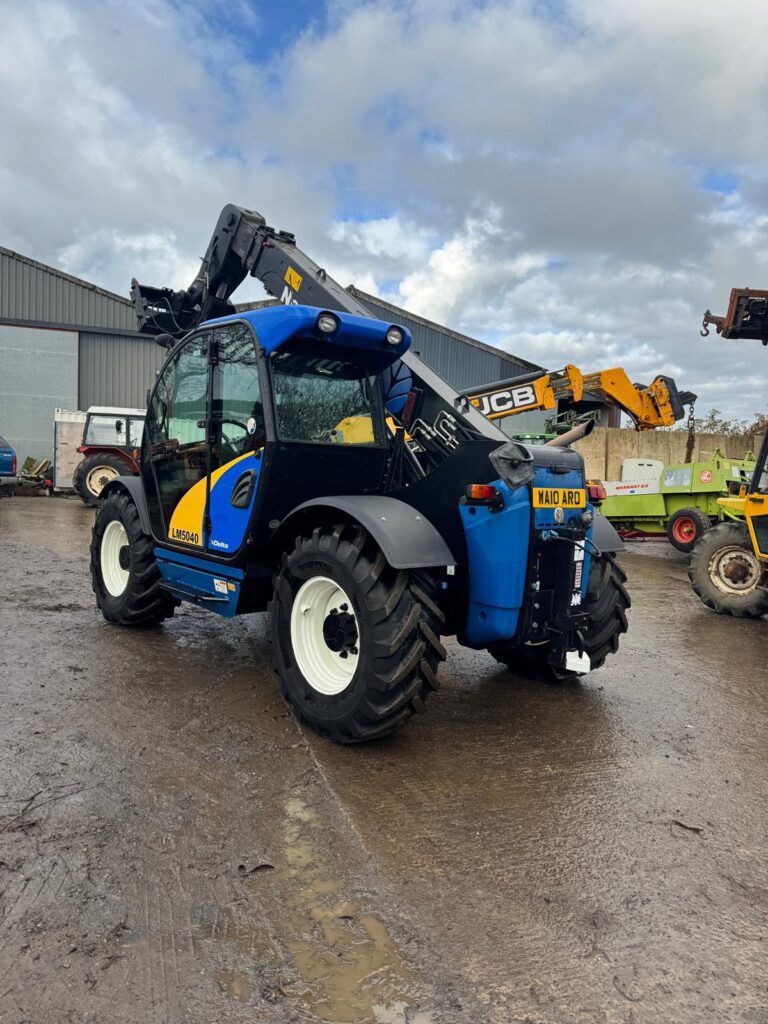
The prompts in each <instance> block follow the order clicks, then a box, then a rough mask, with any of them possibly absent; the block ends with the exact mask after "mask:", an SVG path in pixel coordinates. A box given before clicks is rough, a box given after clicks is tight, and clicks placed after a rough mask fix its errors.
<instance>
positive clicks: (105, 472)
mask: <svg viewBox="0 0 768 1024" xmlns="http://www.w3.org/2000/svg"><path fill="white" fill-rule="evenodd" d="M119 475H120V474H119V473H118V472H117V470H116V469H115V468H114V466H95V467H94V468H93V469H92V470H91V471H90V473H89V474H88V475H87V476H86V478H85V486H86V487H87V488H88V490H89V491H90V492H91V494H101V492H102V491H103V490H104V488H105V487H106V486H107V484H108V483H109V481H110V480H114V479H115V477H118V476H119Z"/></svg>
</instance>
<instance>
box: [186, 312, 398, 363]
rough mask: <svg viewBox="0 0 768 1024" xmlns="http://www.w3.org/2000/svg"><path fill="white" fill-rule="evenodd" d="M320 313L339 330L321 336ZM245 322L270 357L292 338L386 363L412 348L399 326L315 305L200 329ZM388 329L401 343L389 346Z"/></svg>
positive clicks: (240, 316) (239, 315)
mask: <svg viewBox="0 0 768 1024" xmlns="http://www.w3.org/2000/svg"><path fill="white" fill-rule="evenodd" d="M321 313H326V314H330V315H331V316H333V317H335V318H336V320H337V322H338V327H337V329H336V330H335V331H333V332H331V333H323V332H322V331H321V330H319V328H318V326H317V320H318V317H319V316H320V314H321ZM242 321H246V322H247V323H249V324H250V325H251V327H253V329H254V331H255V332H256V336H257V338H258V340H259V344H260V345H261V346H262V348H263V349H264V350H265V351H266V352H267V353H268V354H269V353H270V352H274V351H275V349H278V348H280V346H281V345H284V344H285V343H286V342H288V341H291V340H293V339H294V338H304V339H309V340H314V341H320V342H326V343H327V344H328V345H329V346H333V347H336V346H343V347H344V348H346V349H357V350H365V351H367V352H368V353H370V354H372V355H373V354H381V355H385V356H386V362H388V363H389V362H393V361H394V360H395V359H398V358H399V357H400V356H402V355H403V353H405V352H406V351H407V350H408V349H409V348H410V346H411V332H410V331H409V330H408V328H407V327H404V326H403V325H402V324H393V323H387V322H385V321H384V320H375V319H374V318H373V317H367V316H354V315H353V314H352V313H343V312H340V311H339V310H336V309H323V308H322V307H317V306H265V307H264V308H262V309H251V310H248V311H247V312H243V313H234V314H231V315H230V316H224V317H219V318H218V319H216V320H207V321H206V322H205V324H204V325H202V326H205V327H207V326H211V325H213V326H219V325H221V324H227V323H237V322H242ZM390 327H398V328H399V329H400V330H401V331H402V332H403V340H402V342H401V343H400V344H398V345H391V344H390V343H389V342H388V341H387V340H386V334H387V331H388V330H389V328H390Z"/></svg>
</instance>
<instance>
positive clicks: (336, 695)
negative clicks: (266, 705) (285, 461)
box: [270, 524, 445, 743]
mask: <svg viewBox="0 0 768 1024" xmlns="http://www.w3.org/2000/svg"><path fill="white" fill-rule="evenodd" d="M274 587H275V589H274V598H273V600H272V602H271V604H270V615H271V620H272V646H273V655H274V664H275V671H276V673H277V676H278V678H279V680H280V688H281V690H282V692H283V696H284V697H285V699H286V700H287V701H288V702H289V703H290V704H291V705H293V708H294V711H295V713H296V716H297V717H298V719H299V720H300V721H302V722H306V724H307V725H310V726H311V727H312V728H313V729H314V730H315V731H316V732H318V733H319V734H320V735H321V736H326V737H328V738H329V739H332V740H335V741H336V742H338V743H359V742H361V741H362V740H371V739H377V738H378V737H380V736H386V735H387V734H388V733H390V732H392V731H393V729H395V728H396V726H398V725H400V723H401V722H404V721H405V720H406V719H407V718H409V717H410V716H411V714H413V712H414V711H422V710H423V708H424V702H425V701H426V699H427V697H428V696H429V695H430V693H431V692H432V691H433V690H436V689H437V686H438V683H437V678H436V677H437V670H438V667H439V665H440V662H441V661H442V660H443V659H444V658H445V649H444V648H443V645H442V644H441V643H440V632H441V629H442V626H443V622H444V618H443V614H442V612H441V611H440V609H439V608H438V606H437V604H436V601H435V597H436V592H437V588H436V587H435V584H434V581H433V579H432V578H431V576H430V575H429V573H427V572H424V571H418V572H416V571H404V570H398V569H392V568H391V567H390V566H389V565H388V563H387V561H386V559H385V558H384V555H383V554H382V553H381V551H380V550H379V548H378V546H377V545H376V544H375V542H374V541H373V540H372V539H371V537H370V535H369V534H368V533H366V531H365V530H363V529H362V527H355V526H352V525H349V524H341V525H338V526H333V527H326V528H318V529H315V530H314V532H313V533H312V536H311V537H299V538H298V539H297V541H296V546H295V547H294V549H293V551H291V552H290V554H287V555H283V563H282V568H281V570H280V572H279V574H278V575H277V577H276V579H275V584H274Z"/></svg>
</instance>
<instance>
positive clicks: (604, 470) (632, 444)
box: [574, 427, 761, 480]
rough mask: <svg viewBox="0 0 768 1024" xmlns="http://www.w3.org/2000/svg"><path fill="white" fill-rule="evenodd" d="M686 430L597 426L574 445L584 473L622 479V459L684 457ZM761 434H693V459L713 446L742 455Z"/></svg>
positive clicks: (736, 456)
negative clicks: (580, 455) (750, 435)
mask: <svg viewBox="0 0 768 1024" xmlns="http://www.w3.org/2000/svg"><path fill="white" fill-rule="evenodd" d="M687 440H688V432H687V431H686V430H644V431H637V430H621V429H618V428H615V427H611V428H605V427H597V428H596V429H595V430H593V431H592V433H591V434H590V435H589V437H586V438H585V439H584V440H583V441H579V443H578V444H577V445H575V446H574V447H576V448H577V449H578V450H579V451H580V452H581V454H582V456H583V457H584V461H585V463H586V469H587V475H588V476H590V477H597V478H598V479H600V480H619V479H621V464H622V462H623V461H624V459H660V460H661V461H662V462H672V463H674V462H682V461H683V460H684V459H685V445H686V441H687ZM760 440H761V439H760V438H759V437H757V438H744V437H729V436H728V435H727V434H701V435H699V436H698V437H697V438H696V446H695V447H694V450H693V461H694V462H704V461H706V460H707V459H710V458H711V457H712V453H713V452H714V450H715V448H719V449H720V451H721V452H723V453H724V454H725V455H727V456H728V457H730V458H732V459H741V458H743V457H744V455H746V453H747V451H749V449H750V448H752V449H753V450H754V451H755V452H757V449H758V448H759V446H760Z"/></svg>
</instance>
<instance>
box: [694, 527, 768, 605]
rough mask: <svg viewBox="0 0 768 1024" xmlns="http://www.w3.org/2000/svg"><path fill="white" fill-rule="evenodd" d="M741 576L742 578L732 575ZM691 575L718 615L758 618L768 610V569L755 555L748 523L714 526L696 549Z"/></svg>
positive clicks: (697, 587)
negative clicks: (733, 578)
mask: <svg viewBox="0 0 768 1024" xmlns="http://www.w3.org/2000/svg"><path fill="white" fill-rule="evenodd" d="M739 576H742V580H741V582H739V580H738V579H735V580H732V579H730V577H739ZM688 578H689V579H690V581H691V583H692V585H693V589H694V590H695V592H696V593H697V594H698V595H699V597H700V598H701V600H702V601H703V602H704V604H705V605H706V606H707V608H711V609H712V611H713V612H717V613H718V615H734V616H736V617H737V618H745V619H757V618H759V617H760V616H761V615H765V614H767V613H768V570H766V568H765V567H764V566H762V565H761V564H760V561H759V560H758V558H757V557H756V555H755V552H754V548H753V547H752V539H751V537H750V535H749V530H748V529H747V524H746V523H736V522H731V523H720V524H719V525H718V526H713V527H712V529H711V530H709V531H708V532H707V533H706V534H705V535H704V536H703V537H702V539H701V540H700V541H699V543H698V544H697V545H696V547H695V548H694V549H693V554H692V555H691V562H690V565H689V566H688Z"/></svg>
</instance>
